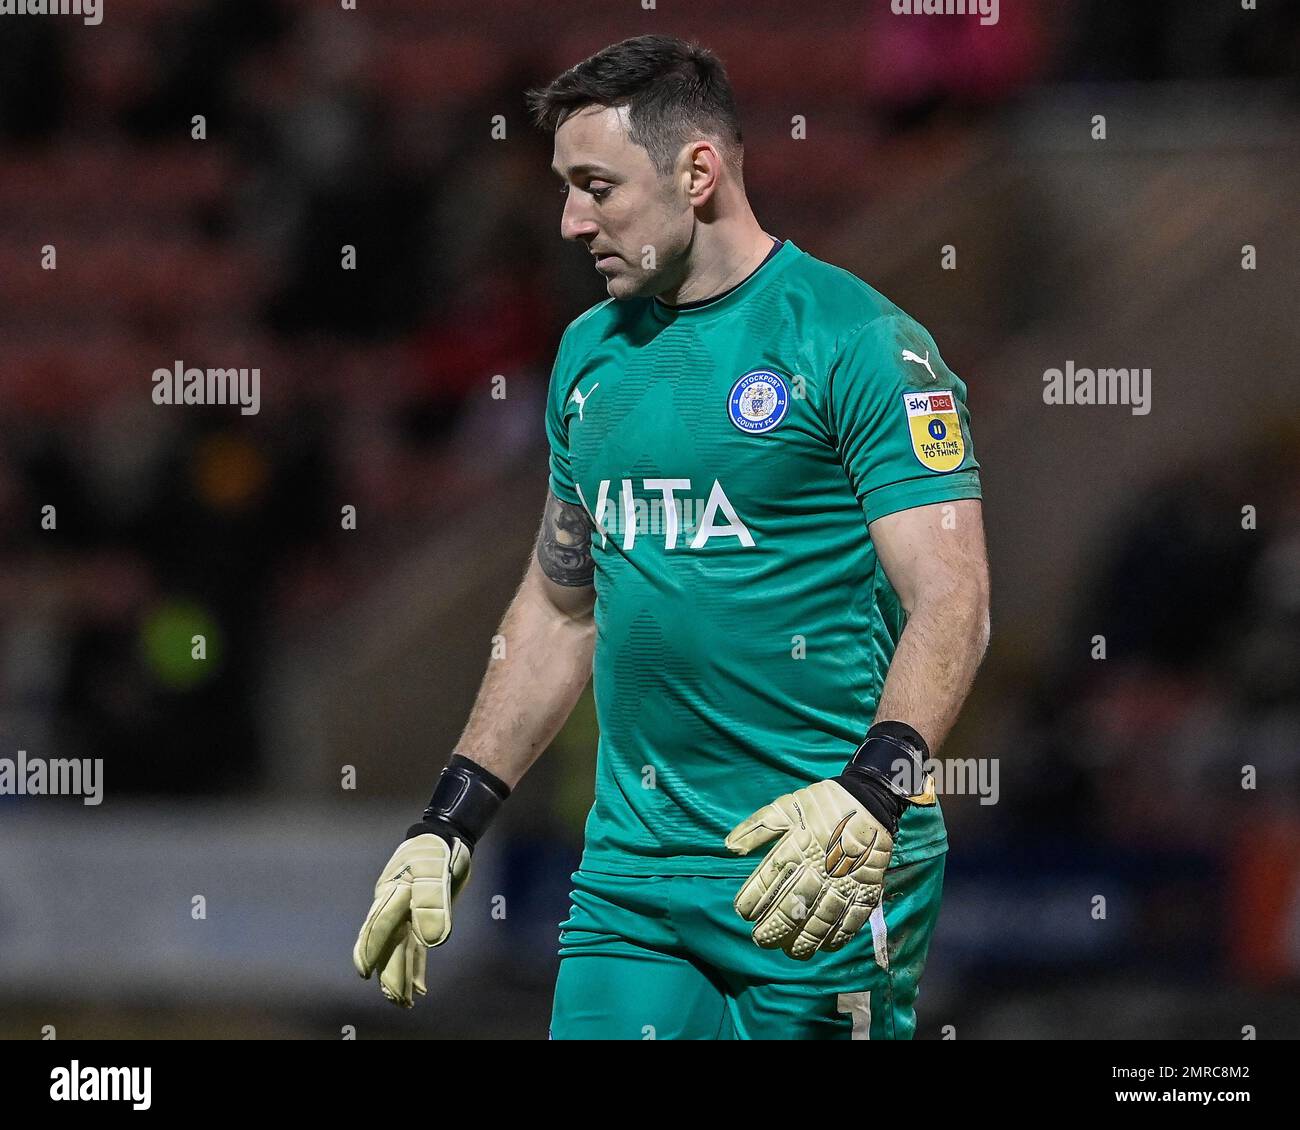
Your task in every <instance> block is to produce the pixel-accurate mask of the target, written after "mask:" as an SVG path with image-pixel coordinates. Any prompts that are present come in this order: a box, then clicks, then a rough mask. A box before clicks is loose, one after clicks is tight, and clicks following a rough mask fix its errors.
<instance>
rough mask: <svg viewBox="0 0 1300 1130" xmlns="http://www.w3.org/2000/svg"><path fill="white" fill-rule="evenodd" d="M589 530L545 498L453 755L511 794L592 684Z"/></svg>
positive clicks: (570, 509)
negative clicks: (497, 645) (495, 649)
mask: <svg viewBox="0 0 1300 1130" xmlns="http://www.w3.org/2000/svg"><path fill="white" fill-rule="evenodd" d="M594 574H595V565H594V563H593V562H592V558H591V525H590V523H589V522H588V520H587V515H586V512H585V511H584V510H583V509H582V507H581V506H574V505H572V504H571V503H567V502H564V501H562V500H560V499H558V498H556V497H555V495H553V494H550V493H549V492H548V494H547V497H546V506H545V509H544V510H543V512H542V524H541V528H540V529H539V530H538V531H537V543H536V546H535V547H534V553H533V557H532V559H531V560H530V562H529V564H528V572H527V573H526V574H525V575H524V581H523V584H521V585H520V586H519V591H518V592H517V593H516V594H515V598H514V600H513V601H511V603H510V607H509V608H508V609H507V610H506V615H505V619H503V620H502V621H501V627H500V629H499V635H500V637H501V640H502V654H501V655H499V656H494V658H493V659H492V660H491V662H490V663H489V664H488V669H487V674H486V675H485V676H484V677H483V683H482V685H481V686H480V687H479V691H478V697H477V698H476V699H475V700H474V708H473V709H472V710H471V711H470V716H469V721H468V722H467V723H466V725H465V731H464V733H462V734H461V737H460V741H459V742H457V743H456V752H457V753H460V754H462V755H463V756H465V757H468V758H470V759H471V760H472V761H475V762H477V763H478V764H479V765H482V766H483V768H484V769H487V770H488V771H489V772H491V773H493V774H495V775H496V776H497V777H500V778H501V780H503V781H504V782H505V783H506V784H507V785H509V786H510V788H512V789H513V788H514V787H515V785H517V784H518V783H519V780H520V778H521V777H523V775H524V774H525V773H526V772H528V768H529V766H531V765H532V763H533V762H534V761H536V760H537V758H538V757H540V756H541V754H542V752H543V751H544V750H545V749H546V747H547V746H548V745H550V744H551V740H552V739H553V738H554V737H555V735H556V734H557V733H559V731H560V727H561V726H563V725H564V723H565V720H566V719H567V718H568V717H569V715H570V714H571V713H572V712H573V707H574V704H575V703H576V702H577V701H578V696H579V695H581V694H582V691H583V688H584V687H586V685H587V680H588V679H590V678H591V659H592V654H593V652H594V650H595V646H596V625H595V621H594V619H593V618H592V611H593V609H594V607H595V600H596V590H595V587H594V584H593V581H594Z"/></svg>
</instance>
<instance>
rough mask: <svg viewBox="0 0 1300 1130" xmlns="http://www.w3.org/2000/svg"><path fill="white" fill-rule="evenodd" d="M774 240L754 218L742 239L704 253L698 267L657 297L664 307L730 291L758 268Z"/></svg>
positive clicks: (681, 304)
mask: <svg viewBox="0 0 1300 1130" xmlns="http://www.w3.org/2000/svg"><path fill="white" fill-rule="evenodd" d="M775 242H776V241H775V240H774V239H773V237H772V236H770V235H768V234H767V233H766V232H765V231H763V229H762V228H761V227H759V225H758V223H757V221H756V222H755V223H754V224H753V226H752V228H749V229H747V230H746V232H745V234H744V236H743V238H741V239H739V240H737V241H734V242H731V243H729V244H728V246H727V248H726V250H724V251H717V252H714V251H708V252H706V253H705V257H706V258H707V262H705V263H703V264H701V265H700V270H698V271H697V272H694V273H690V272H689V271H688V274H687V277H686V278H685V279H684V280H683V281H682V283H681V284H680V285H679V286H677V287H676V288H674V289H670V290H665V291H664V292H663V293H662V294H660V295H659V296H658V298H659V301H661V302H663V303H664V304H665V305H667V306H683V305H685V304H686V303H688V302H702V301H704V300H705V299H706V298H712V297H713V296H714V295H717V294H722V293H723V292H724V291H728V290H730V289H731V288H732V287H734V286H736V285H737V284H739V283H741V282H743V281H744V280H745V279H747V278H748V277H749V276H750V275H752V274H753V273H754V271H756V270H757V269H758V266H759V264H760V263H762V262H763V260H764V259H766V258H767V256H768V253H769V252H770V251H771V250H772V245H773V244H774V243H775Z"/></svg>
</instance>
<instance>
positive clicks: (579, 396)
mask: <svg viewBox="0 0 1300 1130" xmlns="http://www.w3.org/2000/svg"><path fill="white" fill-rule="evenodd" d="M598 388H600V381H597V382H596V383H595V384H594V385H592V386H591V388H589V389H587V391H586V393H581V392H579V391H578V390H577V389H576V388H575V389H574V390H573V395H572V396H571V397H569V399H570V400H572V401H576V402H577V405H578V420H579V421H581V420H582V410H583V408H585V407H586V406H587V398H588V397H590V396H591V394H592V393H593V392H595V391H596V390H597V389H598Z"/></svg>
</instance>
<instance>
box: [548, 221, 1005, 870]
mask: <svg viewBox="0 0 1300 1130" xmlns="http://www.w3.org/2000/svg"><path fill="white" fill-rule="evenodd" d="M965 399H966V387H965V385H964V384H963V383H962V382H961V381H960V380H959V379H958V378H957V377H956V376H955V375H954V374H953V373H952V371H951V370H950V369H949V368H948V367H947V366H946V365H945V364H944V362H943V359H942V358H941V357H940V356H939V350H938V348H937V346H936V345H935V343H934V341H933V339H932V338H931V337H930V335H929V333H928V332H926V330H925V329H924V328H923V327H922V326H921V325H920V324H918V323H917V322H916V321H914V320H913V319H912V318H910V317H908V315H907V314H905V313H904V312H903V311H902V310H900V309H899V308H898V307H897V306H895V305H894V304H893V303H892V302H890V301H889V300H888V299H886V298H885V297H884V296H882V295H881V294H880V293H878V292H877V291H875V290H873V289H872V288H871V287H870V286H868V285H867V284H866V283H864V282H862V281H861V280H860V279H858V278H856V277H855V276H854V275H852V274H850V273H849V272H848V271H845V270H843V269H841V268H839V267H834V266H831V265H830V264H828V263H825V262H822V261H821V260H819V259H816V258H815V257H813V256H812V255H809V254H808V253H807V252H805V251H802V250H800V249H799V248H798V247H796V246H795V245H794V244H793V243H791V242H790V241H788V240H787V241H785V242H784V243H782V244H780V245H779V246H778V247H775V248H774V251H773V253H772V254H771V255H769V257H768V258H767V260H766V261H765V262H764V263H763V264H762V266H761V267H759V268H758V269H757V270H756V271H755V272H754V273H753V274H751V275H750V276H749V277H748V278H747V279H746V280H745V281H744V282H742V283H741V284H740V285H739V286H737V287H735V288H733V289H732V290H730V291H727V292H725V293H724V294H722V295H720V296H717V297H716V298H714V299H709V300H704V301H703V302H700V303H696V304H690V305H688V306H685V307H681V308H677V307H672V306H668V305H666V304H664V303H662V302H660V301H659V300H658V299H657V298H649V299H630V300H626V301H616V300H614V299H609V300H607V301H605V302H602V303H600V304H599V305H597V306H594V307H593V308H592V309H590V310H588V311H587V312H586V313H585V314H583V315H581V316H580V317H579V318H577V319H576V320H575V321H574V322H573V323H572V324H570V326H569V327H568V328H567V329H566V331H565V333H564V336H563V338H562V340H561V342H560V347H559V350H558V353H557V356H556V361H555V367H554V371H553V372H552V375H551V384H550V391H549V395H548V402H547V412H546V431H547V437H548V439H549V441H550V447H551V454H550V487H551V490H552V491H553V492H554V494H555V495H556V497H557V498H560V499H563V500H564V501H566V502H569V503H572V504H574V505H581V506H583V507H584V508H585V509H586V511H587V514H588V516H589V518H590V520H591V522H592V526H593V533H592V556H593V558H594V559H595V588H596V605H595V624H596V647H595V656H594V660H593V672H592V674H593V688H594V694H595V702H596V715H597V721H598V724H599V728H600V743H599V747H598V750H597V755H596V794H595V804H594V805H593V807H592V810H591V814H590V816H589V817H588V820H587V828H586V845H585V850H584V853H583V858H582V864H581V866H582V868H583V869H584V870H588V871H600V872H607V873H611V874H622V875H732V874H734V875H737V876H741V875H745V874H747V873H748V872H750V871H752V870H753V868H754V866H755V864H754V861H753V860H752V859H743V858H740V857H737V856H734V855H732V854H731V853H730V852H728V851H727V849H726V847H725V845H724V843H723V840H724V839H725V838H726V835H727V833H728V832H730V831H731V829H732V828H733V827H734V826H735V825H736V824H738V823H739V822H740V821H741V820H743V819H744V818H745V817H747V816H749V815H750V814H751V813H752V812H754V811H755V810H756V809H758V808H760V807H762V806H763V805H765V804H767V803H768V802H769V801H772V800H774V799H775V798H776V797H778V796H780V795H781V794H783V793H787V792H790V791H792V790H794V789H797V788H799V787H801V786H803V785H807V784H809V783H810V782H812V781H816V780H820V779H822V778H825V777H833V776H836V775H837V774H838V773H839V772H840V771H841V770H842V769H843V767H844V764H845V762H846V761H847V760H848V759H849V757H850V756H851V755H852V754H853V751H854V750H855V749H856V748H857V746H858V744H859V743H860V742H861V741H862V739H863V737H864V736H865V735H866V732H867V729H868V728H869V727H870V725H871V723H872V721H873V719H874V715H875V710H876V704H877V701H878V700H879V697H880V691H881V687H882V686H883V684H884V681H885V674H886V672H887V670H888V668H889V664H890V660H891V658H892V657H893V654H894V648H895V646H896V644H897V642H898V638H899V634H900V633H901V632H902V629H903V625H904V623H905V621H906V615H905V613H904V612H903V609H902V607H901V605H900V603H899V600H898V597H897V595H896V594H895V592H894V590H893V588H892V587H891V586H890V583H889V580H888V578H886V576H885V573H884V570H883V569H882V568H881V566H880V562H879V561H878V559H877V557H876V552H875V548H874V546H873V545H872V541H871V535H870V532H869V529H868V525H869V523H871V522H873V521H875V520H876V519H877V518H880V517H883V516H884V515H886V514H891V513H894V512H895V511H899V510H906V509H909V508H911V507H914V506H925V505H929V504H931V503H942V502H947V501H951V500H954V499H961V498H979V497H980V485H979V476H978V467H979V465H978V463H976V461H975V456H974V452H973V451H972V449H971V440H970V431H969V419H968V414H967V411H966V405H965ZM904 721H906V719H904ZM946 849H947V837H946V833H945V830H944V823H943V815H942V812H941V811H940V809H939V806H938V805H935V806H934V807H930V808H919V807H909V808H908V810H907V811H906V812H905V813H904V815H903V817H902V820H901V822H900V824H899V830H898V836H897V838H896V841H895V849H894V854H893V858H892V862H891V865H901V864H904V863H910V862H913V861H915V860H919V859H924V858H928V857H930V856H933V855H937V854H939V853H941V852H943V851H945V850H946Z"/></svg>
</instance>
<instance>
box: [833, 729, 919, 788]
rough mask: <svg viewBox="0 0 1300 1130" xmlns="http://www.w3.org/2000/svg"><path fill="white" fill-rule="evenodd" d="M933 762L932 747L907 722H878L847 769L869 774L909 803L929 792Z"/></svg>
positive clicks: (851, 759) (847, 770)
mask: <svg viewBox="0 0 1300 1130" xmlns="http://www.w3.org/2000/svg"><path fill="white" fill-rule="evenodd" d="M929 760H930V747H929V746H927V745H926V744H925V739H924V738H923V737H921V735H920V734H918V733H917V732H916V731H915V730H914V729H912V727H911V726H909V725H908V724H907V723H906V722H877V723H876V724H875V725H874V726H872V727H871V729H870V730H868V731H867V736H866V739H865V740H864V741H863V743H862V744H861V745H860V746H858V748H857V752H856V753H854V755H853V756H852V757H851V758H849V763H848V765H846V766H845V767H844V770H845V772H846V773H847V772H849V771H850V770H855V771H858V772H861V773H865V774H866V775H867V776H869V777H871V778H873V779H875V780H879V781H880V782H882V783H883V784H884V786H885V787H886V788H887V789H888V790H889V791H890V792H891V793H893V794H894V795H895V796H897V797H901V798H902V799H903V800H904V801H907V800H908V798H909V797H914V796H918V795H920V794H921V793H922V792H924V791H925V778H926V762H928V761H929Z"/></svg>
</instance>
